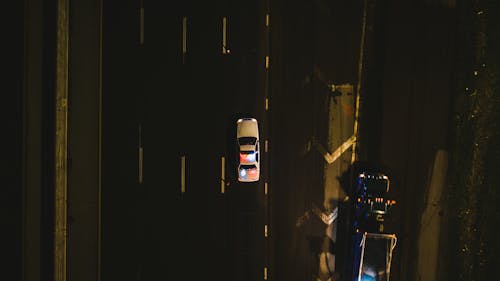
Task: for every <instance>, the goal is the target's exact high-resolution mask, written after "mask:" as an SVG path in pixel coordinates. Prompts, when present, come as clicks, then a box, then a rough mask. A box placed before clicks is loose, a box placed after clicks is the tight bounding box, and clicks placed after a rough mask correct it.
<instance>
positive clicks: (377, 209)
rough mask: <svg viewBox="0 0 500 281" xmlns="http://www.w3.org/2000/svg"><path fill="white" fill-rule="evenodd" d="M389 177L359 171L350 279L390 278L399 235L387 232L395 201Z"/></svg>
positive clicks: (353, 217)
mask: <svg viewBox="0 0 500 281" xmlns="http://www.w3.org/2000/svg"><path fill="white" fill-rule="evenodd" d="M389 187H390V180H389V177H388V176H387V175H386V174H384V173H380V172H365V171H362V172H360V173H358V175H357V177H356V180H355V185H354V187H353V193H352V195H353V199H354V200H353V203H352V205H351V210H352V215H351V220H350V224H349V225H350V227H351V230H350V239H349V240H350V245H351V246H350V253H348V255H349V256H348V259H349V260H350V261H351V262H349V263H348V270H347V272H348V275H350V276H351V277H350V278H348V279H347V280H349V279H350V280H353V281H382V280H383V281H389V278H390V272H391V263H392V253H393V250H394V248H395V247H396V242H397V237H396V234H394V233H386V232H384V221H385V218H386V216H387V215H388V214H389V213H390V210H391V207H392V206H393V205H394V204H395V201H394V200H391V199H389V198H388V192H389Z"/></svg>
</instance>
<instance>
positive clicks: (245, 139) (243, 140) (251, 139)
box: [238, 137, 257, 145]
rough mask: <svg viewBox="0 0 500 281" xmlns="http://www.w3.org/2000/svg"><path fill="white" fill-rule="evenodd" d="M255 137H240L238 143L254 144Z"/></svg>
mask: <svg viewBox="0 0 500 281" xmlns="http://www.w3.org/2000/svg"><path fill="white" fill-rule="evenodd" d="M256 141H257V138H254V137H241V138H239V139H238V143H239V144H240V145H255V142H256Z"/></svg>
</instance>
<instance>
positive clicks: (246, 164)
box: [236, 118, 260, 182]
mask: <svg viewBox="0 0 500 281" xmlns="http://www.w3.org/2000/svg"><path fill="white" fill-rule="evenodd" d="M236 125H237V129H236V140H237V141H238V148H239V163H238V180H239V181H240V182H255V181H258V180H259V178H260V159H259V158H260V157H259V154H260V145H259V124H258V122H257V120H256V119H255V118H241V119H238V121H237V122H236Z"/></svg>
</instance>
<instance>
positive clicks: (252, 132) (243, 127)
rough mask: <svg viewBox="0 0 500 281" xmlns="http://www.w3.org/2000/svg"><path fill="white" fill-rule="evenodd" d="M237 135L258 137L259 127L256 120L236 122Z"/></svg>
mask: <svg viewBox="0 0 500 281" xmlns="http://www.w3.org/2000/svg"><path fill="white" fill-rule="evenodd" d="M236 134H237V137H238V138H241V137H256V138H257V139H258V138H259V127H258V125H257V122H251V121H243V122H240V123H238V128H237V132H236Z"/></svg>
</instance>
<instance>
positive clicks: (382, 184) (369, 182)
mask: <svg viewBox="0 0 500 281" xmlns="http://www.w3.org/2000/svg"><path fill="white" fill-rule="evenodd" d="M388 184H389V182H388V181H387V180H385V179H366V183H365V185H366V190H367V192H368V193H371V194H384V193H385V192H387V186H388Z"/></svg>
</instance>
